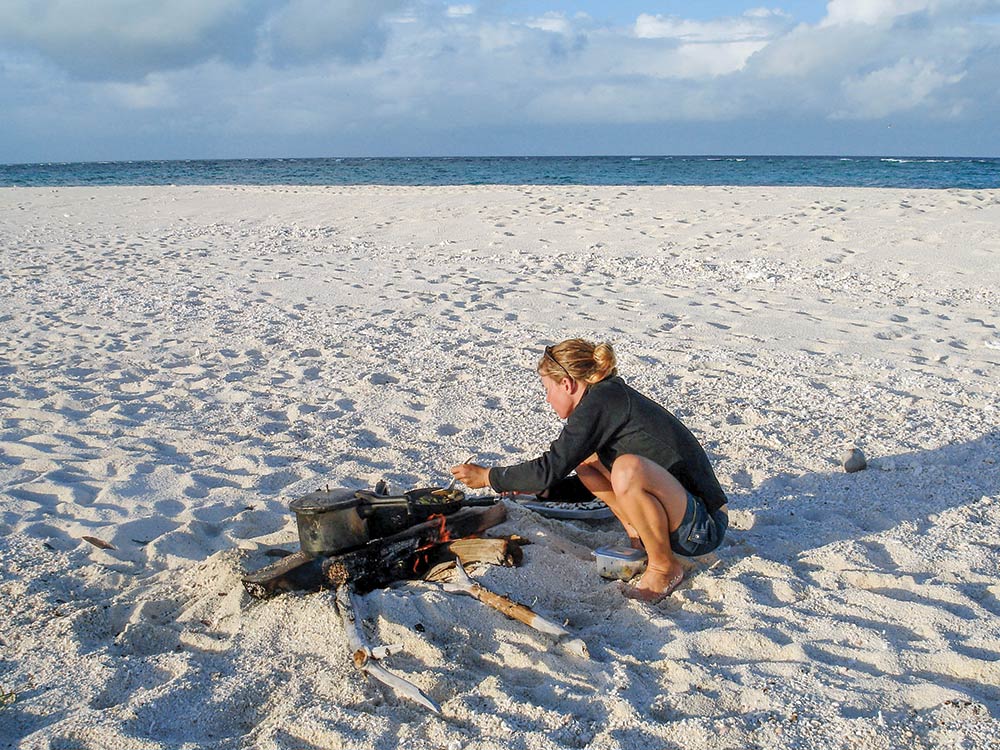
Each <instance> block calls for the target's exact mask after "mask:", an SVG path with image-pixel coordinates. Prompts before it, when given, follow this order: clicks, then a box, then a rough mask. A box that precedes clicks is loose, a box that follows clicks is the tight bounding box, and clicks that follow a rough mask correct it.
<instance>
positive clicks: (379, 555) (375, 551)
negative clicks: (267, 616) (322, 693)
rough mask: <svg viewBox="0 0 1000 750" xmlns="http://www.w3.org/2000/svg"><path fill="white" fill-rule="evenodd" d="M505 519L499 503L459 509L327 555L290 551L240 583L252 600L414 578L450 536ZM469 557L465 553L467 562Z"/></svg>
mask: <svg viewBox="0 0 1000 750" xmlns="http://www.w3.org/2000/svg"><path fill="white" fill-rule="evenodd" d="M506 519H507V509H506V508H505V507H504V505H503V503H496V504H494V505H490V506H487V507H485V508H462V509H460V510H458V511H456V512H455V513H452V514H451V515H448V516H439V517H437V518H432V519H430V520H428V521H425V522H423V523H420V524H416V525H414V526H411V527H410V528H408V529H404V530H403V531H400V532H399V533H398V534H393V535H392V536H387V537H379V538H376V539H372V540H371V541H370V542H368V543H367V544H366V545H364V546H363V547H359V548H358V549H355V550H351V551H349V552H343V553H340V554H337V555H329V556H326V557H312V556H310V555H307V554H306V553H304V552H295V553H293V554H291V555H288V556H287V557H284V558H282V559H280V560H277V561H276V562H274V563H271V564H270V565H268V566H266V567H264V568H262V569H260V570H257V571H255V572H253V573H249V574H247V575H246V576H244V577H243V586H244V588H245V589H246V590H247V592H248V593H249V594H250V595H251V596H252V597H254V598H256V599H264V598H267V597H269V596H274V595H275V594H279V593H281V592H283V591H294V590H301V589H317V588H321V587H323V586H334V587H336V586H339V585H341V584H344V583H348V582H350V584H351V587H352V588H353V589H354V590H355V591H357V592H358V593H361V594H363V593H367V592H368V591H371V590H372V589H374V588H378V587H379V586H386V585H388V584H390V583H392V582H394V581H398V580H402V579H405V578H419V577H420V576H421V575H423V573H425V572H426V571H427V570H428V569H429V568H430V567H431V566H432V564H433V562H435V554H436V549H437V548H438V547H441V546H442V545H444V544H446V543H449V541H453V542H454V541H458V540H459V539H460V538H463V537H471V536H474V535H476V534H481V533H482V532H484V531H486V529H489V528H491V527H493V526H496V525H497V524H500V523H503V522H504V521H505V520H506ZM469 541H476V540H469ZM481 541H484V542H485V541H487V540H481ZM489 548H490V545H486V546H485V547H483V548H482V549H483V550H484V552H483V554H487V555H492V556H493V557H494V558H496V557H498V556H499V557H500V558H502V559H508V558H509V559H510V560H511V561H512V562H513V563H514V564H516V563H517V562H518V561H519V560H520V548H519V545H517V544H512V545H506V546H505V547H504V550H503V551H502V552H498V551H497V550H496V549H489ZM514 548H516V551H515V549H514ZM486 550H488V551H486ZM470 555H471V553H470ZM473 559H474V558H472V557H470V558H469V561H470V562H471V561H473ZM487 561H488V560H487Z"/></svg>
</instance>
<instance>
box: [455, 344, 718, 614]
mask: <svg viewBox="0 0 1000 750" xmlns="http://www.w3.org/2000/svg"><path fill="white" fill-rule="evenodd" d="M538 374H539V376H541V379H542V385H543V386H544V387H545V395H546V400H547V401H548V402H549V404H550V405H551V406H552V408H553V409H554V410H555V412H556V414H558V415H559V418H560V419H565V420H566V424H565V426H564V427H563V430H562V432H561V433H560V435H559V437H558V438H556V440H555V442H554V443H552V445H551V446H549V449H548V450H547V451H546V452H545V453H543V454H542V455H541V456H539V457H538V458H536V459H534V460H532V461H526V462H524V463H521V464H517V465H515V466H494V467H492V468H487V467H485V466H479V465H477V464H459V465H458V466H454V467H452V469H451V473H452V474H453V475H454V476H455V477H456V478H457V479H458V480H459V481H461V482H462V483H464V484H465V485H467V486H468V487H470V488H472V489H479V488H480V487H486V486H487V485H489V486H491V487H492V488H493V489H494V490H496V491H497V492H540V491H542V490H544V489H546V488H548V487H551V486H552V485H553V484H555V483H556V482H558V481H559V480H561V479H563V478H564V477H566V476H568V475H569V474H570V473H571V472H572V471H573V470H574V469H575V470H576V473H577V476H578V478H579V479H580V481H581V482H582V483H583V484H584V485H585V486H586V487H587V489H588V490H590V491H591V492H592V493H593V494H594V495H595V496H596V497H598V498H599V499H601V500H603V501H604V502H605V503H606V504H607V505H608V507H609V508H611V510H612V511H613V512H614V514H615V516H617V517H618V520H619V521H621V523H622V525H623V526H624V527H625V531H626V532H627V533H628V535H629V537H630V538H631V540H632V544H633V546H636V547H639V546H640V545H641V546H642V547H643V548H645V550H646V554H647V556H648V558H649V562H648V566H647V568H646V572H645V573H643V575H642V578H641V579H640V580H639V583H638V585H637V586H635V587H627V588H626V589H625V595H626V596H630V597H632V598H635V599H642V600H643V601H648V602H656V601H659V600H660V599H662V598H663V597H665V596H667V595H668V594H670V592H672V591H673V590H674V589H675V588H677V586H678V585H679V584H680V582H681V581H682V580H683V579H684V568H683V567H682V566H681V564H680V562H679V561H678V560H677V558H676V557H675V556H674V554H675V553H676V554H680V555H684V556H687V557H693V556H697V555H704V554H707V553H708V552H711V551H712V550H714V549H715V548H716V547H718V546H719V544H720V543H721V542H722V538H723V536H724V535H725V533H726V529H727V528H728V526H729V515H728V512H727V511H728V506H727V500H726V495H725V493H724V492H723V491H722V488H721V487H720V486H719V481H718V479H716V477H715V472H714V471H712V465H711V464H710V463H709V460H708V457H707V456H706V455H705V451H704V449H703V448H702V447H701V445H700V444H699V443H698V441H697V439H695V437H694V435H692V434H691V432H690V431H689V430H688V429H687V428H686V427H685V426H684V425H683V424H681V422H680V420H678V419H677V417H675V416H674V415H673V414H671V413H670V412H669V411H667V410H666V409H664V408H663V407H662V406H660V405H659V404H657V403H656V402H654V401H652V400H650V399H649V398H647V397H645V396H643V395H642V394H641V393H639V392H638V391H636V390H635V389H633V388H631V387H630V386H629V385H627V384H626V383H625V381H624V380H622V378H621V377H619V376H618V370H617V362H616V360H615V353H614V350H613V349H612V348H611V346H610V345H609V344H598V345H596V346H595V345H594V344H592V343H591V342H589V341H585V340H583V339H567V340H566V341H563V342H561V343H559V344H556V345H555V346H548V347H545V353H544V354H543V355H542V358H541V359H540V360H539V362H538Z"/></svg>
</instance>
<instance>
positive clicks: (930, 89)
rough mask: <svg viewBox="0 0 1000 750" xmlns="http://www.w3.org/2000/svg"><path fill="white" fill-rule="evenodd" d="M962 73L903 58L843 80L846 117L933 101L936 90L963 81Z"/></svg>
mask: <svg viewBox="0 0 1000 750" xmlns="http://www.w3.org/2000/svg"><path fill="white" fill-rule="evenodd" d="M964 77H965V76H964V74H962V73H952V74H949V73H946V72H943V71H941V70H939V69H938V67H937V66H936V65H935V64H934V63H933V62H929V61H927V60H915V59H909V58H906V59H903V60H899V61H898V62H897V63H896V64H894V65H891V66H889V67H885V68H880V69H878V70H874V71H872V72H870V73H866V74H864V75H860V76H850V77H848V78H847V79H846V80H845V81H844V83H843V89H844V100H845V104H846V109H844V110H843V111H841V112H836V113H834V116H836V117H843V118H845V119H871V118H882V117H887V116H889V115H894V114H897V113H900V112H905V111H907V110H910V109H913V108H915V107H920V106H926V105H927V104H929V103H931V102H932V100H933V97H934V95H935V94H936V93H938V92H940V91H942V90H943V89H945V88H947V87H948V86H952V85H954V84H957V83H959V82H960V81H961V80H962V79H963V78H964Z"/></svg>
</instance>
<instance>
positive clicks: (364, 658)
mask: <svg viewBox="0 0 1000 750" xmlns="http://www.w3.org/2000/svg"><path fill="white" fill-rule="evenodd" d="M353 597H354V595H353V593H352V592H351V589H350V586H348V585H346V584H345V585H343V586H338V587H337V593H336V598H335V602H336V605H337V614H339V615H340V619H341V621H342V622H343V623H344V632H345V633H346V634H347V645H348V646H349V647H350V649H351V659H352V661H353V662H354V666H355V667H357V668H358V669H359V670H360V671H362V672H364V673H365V674H367V675H368V676H370V677H372V678H373V679H376V680H378V681H379V682H381V683H382V684H383V685H386V686H388V687H390V688H392V689H393V690H395V691H396V692H397V693H399V694H400V695H403V696H405V697H407V698H409V699H410V700H412V701H414V702H416V703H419V704H420V705H421V706H423V707H424V708H427V709H430V710H431V711H433V712H434V713H436V714H439V713H441V706H439V705H438V704H437V703H436V702H435V701H434V700H433V699H432V698H430V697H428V696H427V694H425V693H424V691H423V690H421V689H420V688H418V687H417V686H416V685H414V684H413V683H412V682H410V681H409V680H404V679H403V678H402V677H399V676H398V675H394V674H393V673H392V672H390V671H389V670H387V669H385V668H384V667H383V666H381V665H380V664H377V663H376V656H375V654H379V655H382V653H388V652H389V651H391V650H398V649H395V648H394V647H392V646H384V647H377V648H375V649H372V648H369V646H368V642H367V641H366V640H365V637H364V635H363V634H362V632H361V626H360V625H359V624H358V620H357V615H356V614H355V612H356V607H355V606H354V601H353Z"/></svg>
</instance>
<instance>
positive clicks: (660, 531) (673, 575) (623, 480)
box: [611, 455, 687, 601]
mask: <svg viewBox="0 0 1000 750" xmlns="http://www.w3.org/2000/svg"><path fill="white" fill-rule="evenodd" d="M611 487H612V492H613V494H614V496H615V499H616V502H617V504H618V505H619V506H620V507H621V509H622V512H623V513H624V515H625V516H626V518H628V520H629V522H630V523H631V524H632V525H633V526H634V527H635V529H636V530H637V531H638V533H639V538H640V539H642V542H643V545H644V546H645V548H646V554H647V555H649V563H648V565H647V567H646V572H645V573H643V574H642V578H640V579H639V584H638V586H636V587H635V588H634V589H632V590H631V592H630V593H629V595H631V596H634V597H635V598H637V599H643V600H645V601H658V600H659V599H661V598H662V597H663V596H665V595H667V594H669V593H670V592H671V591H673V590H674V588H676V587H677V585H678V584H679V583H680V582H681V581H682V580H683V579H684V568H683V567H682V566H681V564H680V562H679V561H678V560H677V558H676V557H675V556H674V553H673V550H671V549H670V532H671V531H674V530H676V529H677V527H678V526H680V525H681V521H683V520H684V513H685V511H686V510H687V491H686V490H685V489H684V487H683V485H681V483H680V482H678V481H677V479H675V478H674V477H673V476H672V475H671V474H670V472H668V471H667V470H666V469H664V468H663V467H662V466H658V465H657V464H655V463H653V462H652V461H650V460H649V459H646V458H642V457H641V456H635V455H624V456H619V457H618V459H617V460H616V461H615V465H614V467H612V469H611Z"/></svg>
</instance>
